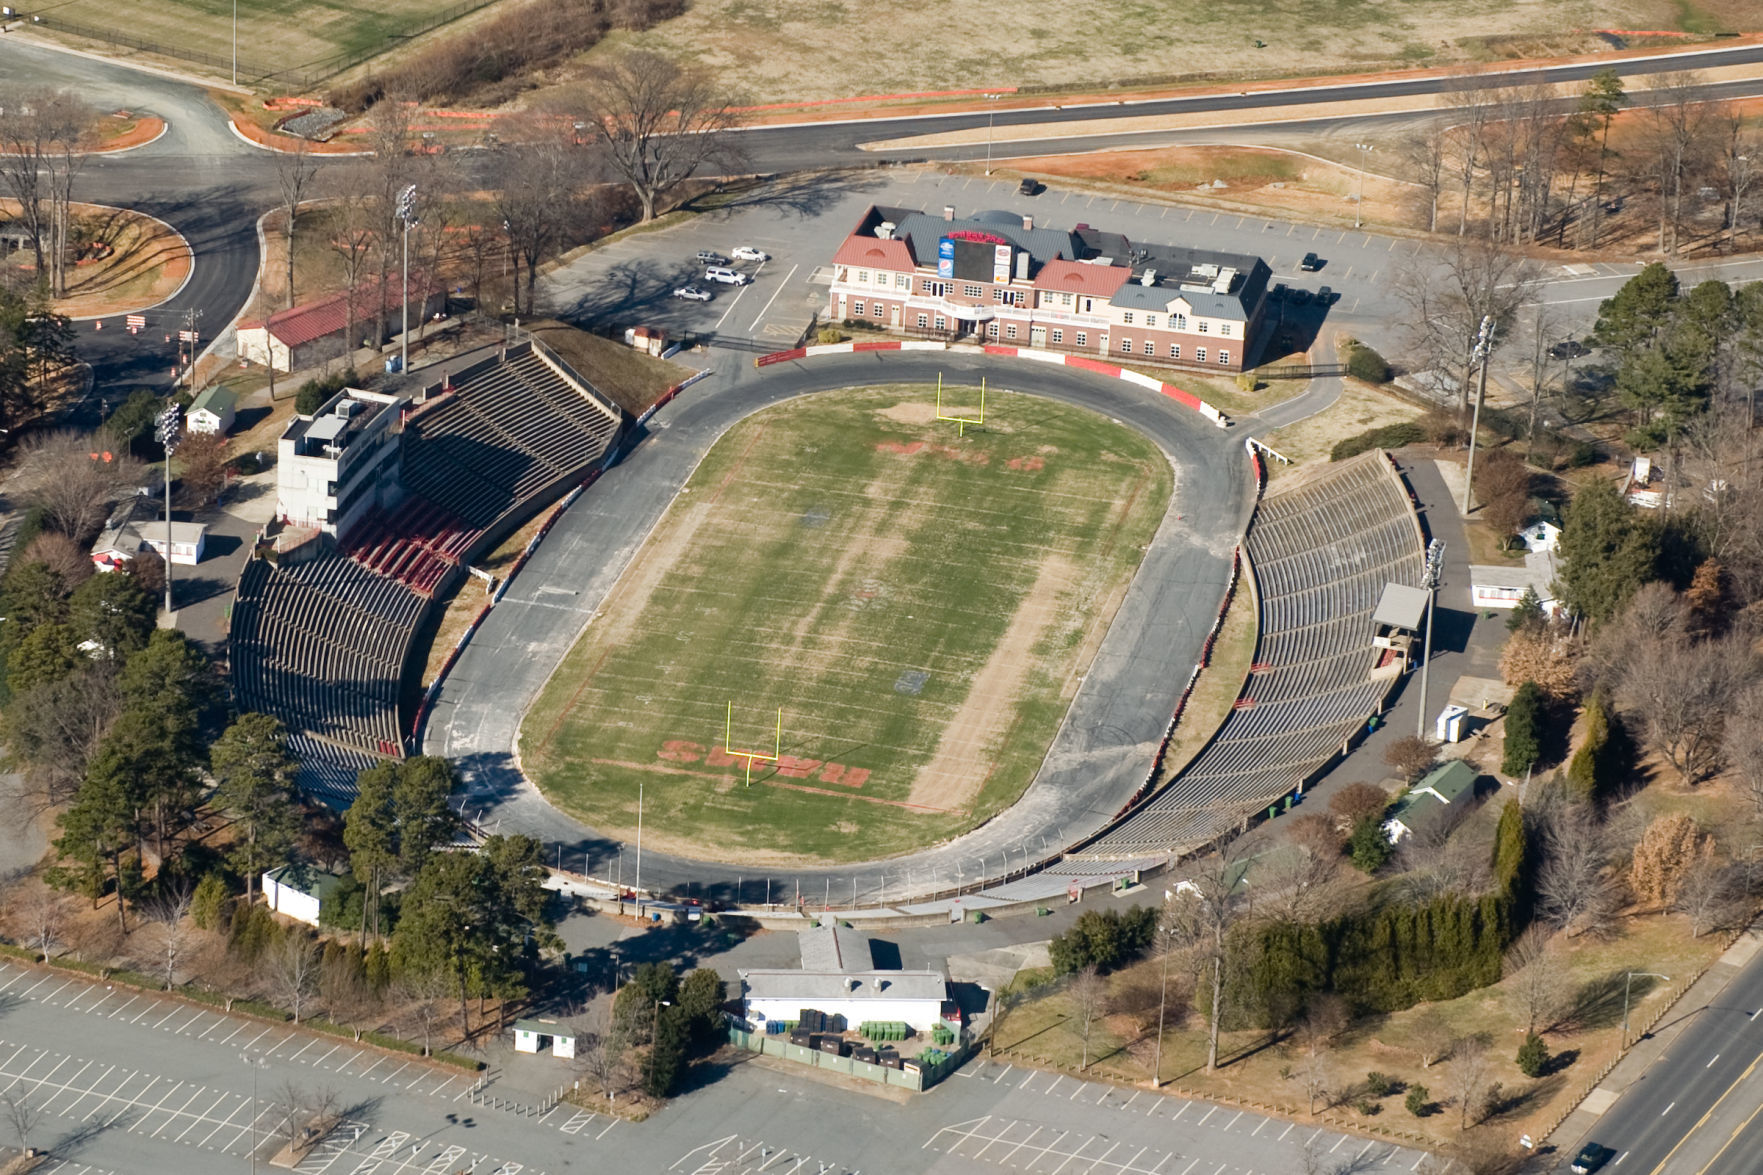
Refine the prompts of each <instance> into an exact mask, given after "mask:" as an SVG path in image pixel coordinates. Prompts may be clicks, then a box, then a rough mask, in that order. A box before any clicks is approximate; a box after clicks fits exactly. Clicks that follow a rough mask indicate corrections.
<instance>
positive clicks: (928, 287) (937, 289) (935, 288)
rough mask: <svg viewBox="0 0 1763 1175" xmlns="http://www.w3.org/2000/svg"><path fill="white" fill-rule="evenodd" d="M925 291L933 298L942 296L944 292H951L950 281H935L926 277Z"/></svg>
mask: <svg viewBox="0 0 1763 1175" xmlns="http://www.w3.org/2000/svg"><path fill="white" fill-rule="evenodd" d="M924 292H925V293H927V294H929V295H930V296H931V297H933V298H941V297H942V296H943V295H944V294H946V293H948V292H949V283H948V282H933V281H930V280H929V279H926V280H925V283H924Z"/></svg>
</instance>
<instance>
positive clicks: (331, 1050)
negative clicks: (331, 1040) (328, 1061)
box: [294, 1044, 343, 1065]
mask: <svg viewBox="0 0 1763 1175" xmlns="http://www.w3.org/2000/svg"><path fill="white" fill-rule="evenodd" d="M342 1047H343V1046H342V1045H340V1044H333V1045H332V1046H331V1047H330V1048H328V1049H326V1050H325V1053H324V1057H320V1058H318V1060H316V1061H314V1062H312V1063H313V1064H314V1065H322V1064H324V1061H325V1057H328V1056H330V1055H331V1054H332V1053H334V1052H336V1051H337V1050H338V1049H340V1048H342ZM305 1051H306V1050H305V1049H301V1050H300V1052H301V1053H303V1052H305ZM294 1055H295V1056H299V1055H300V1053H295V1054H294Z"/></svg>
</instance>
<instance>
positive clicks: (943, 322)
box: [937, 314, 1206, 359]
mask: <svg viewBox="0 0 1763 1175" xmlns="http://www.w3.org/2000/svg"><path fill="white" fill-rule="evenodd" d="M937 329H938V330H948V329H949V320H948V319H946V318H944V317H943V316H942V315H941V314H939V315H937ZM1205 357H1206V356H1204V355H1202V356H1200V358H1202V359H1204V358H1205Z"/></svg>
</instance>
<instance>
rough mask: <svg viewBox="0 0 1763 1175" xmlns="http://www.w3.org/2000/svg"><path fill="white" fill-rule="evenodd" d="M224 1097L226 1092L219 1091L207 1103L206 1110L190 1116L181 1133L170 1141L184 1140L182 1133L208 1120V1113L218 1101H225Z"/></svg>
mask: <svg viewBox="0 0 1763 1175" xmlns="http://www.w3.org/2000/svg"><path fill="white" fill-rule="evenodd" d="M226 1099H227V1095H226V1092H225V1091H224V1090H223V1091H222V1092H221V1093H220V1095H219V1096H218V1097H216V1098H215V1099H214V1101H212V1102H211V1103H209V1106H208V1108H207V1109H206V1110H203V1111H202V1112H201V1113H200V1114H196V1115H194V1116H193V1117H191V1119H190V1124H189V1125H188V1126H186V1127H184V1132H183V1134H180V1135H178V1136H177V1137H176V1138H174V1139H172V1141H173V1142H182V1141H184V1134H188V1133H189V1132H190V1131H192V1130H194V1129H196V1127H198V1126H200V1125H202V1123H204V1122H206V1121H208V1116H209V1115H210V1114H212V1113H214V1111H215V1109H216V1108H217V1107H218V1106H219V1105H220V1103H222V1102H224V1101H226Z"/></svg>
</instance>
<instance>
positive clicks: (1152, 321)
mask: <svg viewBox="0 0 1763 1175" xmlns="http://www.w3.org/2000/svg"><path fill="white" fill-rule="evenodd" d="M1145 325H1146V326H1156V325H1157V316H1156V315H1155V314H1147V315H1145Z"/></svg>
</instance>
